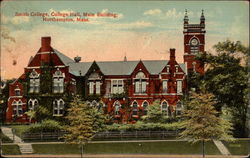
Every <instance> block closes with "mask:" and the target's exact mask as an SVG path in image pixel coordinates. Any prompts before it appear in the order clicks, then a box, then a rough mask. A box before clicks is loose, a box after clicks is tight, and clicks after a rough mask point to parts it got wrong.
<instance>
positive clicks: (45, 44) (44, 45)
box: [41, 37, 51, 52]
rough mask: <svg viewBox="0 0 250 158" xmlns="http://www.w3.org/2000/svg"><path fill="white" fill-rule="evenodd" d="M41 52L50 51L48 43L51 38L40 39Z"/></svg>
mask: <svg viewBox="0 0 250 158" xmlns="http://www.w3.org/2000/svg"><path fill="white" fill-rule="evenodd" d="M41 42H42V44H41V52H49V51H51V47H50V43H51V38H50V37H42V40H41Z"/></svg>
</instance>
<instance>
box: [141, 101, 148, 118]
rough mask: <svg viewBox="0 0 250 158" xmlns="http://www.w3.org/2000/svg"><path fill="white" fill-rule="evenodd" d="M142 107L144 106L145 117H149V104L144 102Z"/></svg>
mask: <svg viewBox="0 0 250 158" xmlns="http://www.w3.org/2000/svg"><path fill="white" fill-rule="evenodd" d="M142 106H143V115H147V114H148V102H147V101H144V102H143V104H142Z"/></svg>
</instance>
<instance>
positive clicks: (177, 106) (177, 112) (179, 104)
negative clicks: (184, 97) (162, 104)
mask: <svg viewBox="0 0 250 158" xmlns="http://www.w3.org/2000/svg"><path fill="white" fill-rule="evenodd" d="M181 111H182V104H181V102H180V101H178V102H177V104H176V115H181Z"/></svg>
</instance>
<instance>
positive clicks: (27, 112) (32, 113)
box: [25, 110, 36, 123]
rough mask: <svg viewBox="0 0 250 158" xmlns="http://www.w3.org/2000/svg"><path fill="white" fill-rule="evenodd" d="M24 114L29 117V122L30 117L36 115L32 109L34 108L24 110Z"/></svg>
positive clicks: (32, 117)
mask: <svg viewBox="0 0 250 158" xmlns="http://www.w3.org/2000/svg"><path fill="white" fill-rule="evenodd" d="M25 114H26V115H27V116H28V117H29V122H30V123H31V121H32V119H34V118H35V117H36V111H34V110H29V111H26V112H25Z"/></svg>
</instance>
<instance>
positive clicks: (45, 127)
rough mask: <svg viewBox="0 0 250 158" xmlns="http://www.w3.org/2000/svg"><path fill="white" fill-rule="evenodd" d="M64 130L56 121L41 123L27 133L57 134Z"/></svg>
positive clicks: (33, 126)
mask: <svg viewBox="0 0 250 158" xmlns="http://www.w3.org/2000/svg"><path fill="white" fill-rule="evenodd" d="M60 130H62V126H61V125H60V124H59V122H57V121H55V120H44V121H42V122H41V123H36V124H33V125H31V126H30V127H29V128H28V129H27V130H26V131H25V132H29V133H36V132H57V131H60Z"/></svg>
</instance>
